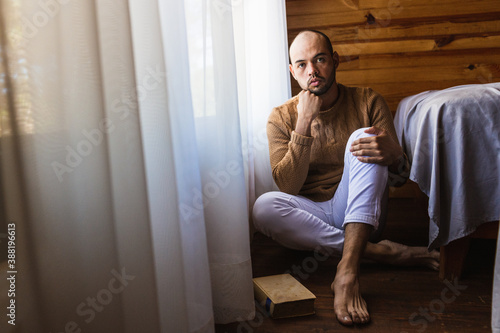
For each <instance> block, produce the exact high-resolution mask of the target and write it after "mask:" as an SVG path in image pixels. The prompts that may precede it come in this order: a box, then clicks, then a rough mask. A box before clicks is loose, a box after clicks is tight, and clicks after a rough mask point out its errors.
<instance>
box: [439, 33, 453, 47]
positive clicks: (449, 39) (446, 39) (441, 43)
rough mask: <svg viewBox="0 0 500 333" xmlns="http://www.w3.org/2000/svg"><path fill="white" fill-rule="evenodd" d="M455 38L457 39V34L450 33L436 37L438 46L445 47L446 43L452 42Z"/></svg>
mask: <svg viewBox="0 0 500 333" xmlns="http://www.w3.org/2000/svg"><path fill="white" fill-rule="evenodd" d="M454 40H455V36H453V35H450V36H448V37H443V38H439V39H436V45H437V46H438V47H443V46H445V45H448V44H450V43H451V42H453V41H454Z"/></svg>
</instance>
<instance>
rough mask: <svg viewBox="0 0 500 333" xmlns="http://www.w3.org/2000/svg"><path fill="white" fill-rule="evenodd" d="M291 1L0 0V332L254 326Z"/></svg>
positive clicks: (285, 86)
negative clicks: (261, 225) (255, 208)
mask: <svg viewBox="0 0 500 333" xmlns="http://www.w3.org/2000/svg"><path fill="white" fill-rule="evenodd" d="M284 8H285V6H284V0H273V1H264V0H258V1H243V0H233V1H231V0H185V1H180V0H175V1H174V0H172V1H170V0H160V1H156V0H128V1H125V0H106V1H89V0H46V1H39V2H34V1H25V0H2V2H1V3H0V37H1V39H0V41H1V43H0V46H1V52H0V56H1V62H0V66H1V70H0V73H1V76H0V85H1V86H0V112H1V114H0V116H1V126H0V131H1V132H0V138H1V140H0V149H1V169H0V170H1V178H0V180H1V186H0V187H1V194H2V205H1V206H0V208H1V209H2V218H3V221H2V222H4V223H3V224H4V231H3V232H7V230H6V228H7V225H9V227H12V226H14V227H15V233H16V243H15V244H16V258H15V260H16V261H15V263H14V266H13V268H12V267H10V268H9V267H7V268H5V266H1V267H2V269H3V271H2V273H3V272H4V271H5V270H7V269H9V271H11V272H15V273H12V274H13V275H14V276H15V278H16V287H17V289H16V295H15V297H11V298H10V299H7V300H6V301H10V300H11V299H14V298H15V302H16V305H17V307H16V317H15V323H16V325H15V326H13V325H10V324H6V322H5V320H2V323H1V324H0V325H1V326H0V327H2V332H4V328H6V330H5V332H8V331H7V329H8V330H9V331H12V332H61V331H71V332H73V331H75V332H76V331H78V330H79V329H81V330H82V332H134V333H136V332H148V333H149V332H176V333H177V332H213V331H214V323H215V322H219V323H227V322H232V321H236V320H249V319H251V318H253V314H254V305H253V291H252V283H251V276H252V275H251V274H252V272H251V262H250V250H249V248H250V247H249V239H250V236H249V217H250V209H251V207H252V205H253V202H254V200H255V198H256V197H257V196H258V195H260V194H261V193H263V192H265V191H268V190H271V189H272V188H273V182H272V178H271V177H270V168H269V161H268V158H269V157H268V151H267V140H266V138H265V129H264V128H265V121H266V119H267V115H268V114H269V112H270V110H271V108H272V107H273V106H276V105H279V104H281V103H282V102H284V101H285V100H286V99H287V98H289V96H290V92H289V82H288V80H289V76H288V73H287V40H286V36H287V34H286V20H285V9H284ZM1 232H2V230H0V233H1ZM4 264H5V262H4V263H3V265H4ZM4 268H5V270H4ZM4 286H5V284H3V283H0V292H1V293H2V295H4V294H6V292H7V291H6V290H4V289H3V288H4ZM0 305H1V307H0V308H2V309H6V306H5V307H4V304H0ZM1 315H2V317H3V318H5V317H6V316H5V314H3V313H2V314H1Z"/></svg>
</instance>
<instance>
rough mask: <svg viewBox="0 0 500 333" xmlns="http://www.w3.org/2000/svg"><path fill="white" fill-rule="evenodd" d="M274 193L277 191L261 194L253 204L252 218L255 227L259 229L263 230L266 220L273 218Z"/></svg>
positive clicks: (266, 223)
mask: <svg viewBox="0 0 500 333" xmlns="http://www.w3.org/2000/svg"><path fill="white" fill-rule="evenodd" d="M276 193H279V192H267V193H264V194H262V195H261V196H260V197H259V198H257V200H256V201H255V204H254V206H253V211H252V220H253V224H254V226H255V228H256V229H257V230H259V231H261V232H262V231H263V230H264V229H267V228H266V225H268V224H269V223H268V221H269V220H271V219H273V217H274V216H273V215H274V214H275V211H276V209H275V201H276Z"/></svg>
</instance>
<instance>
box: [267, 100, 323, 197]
mask: <svg viewBox="0 0 500 333" xmlns="http://www.w3.org/2000/svg"><path fill="white" fill-rule="evenodd" d="M293 128H294V125H293V124H292V123H291V122H285V121H284V120H283V118H282V116H281V114H280V112H279V111H278V110H277V109H274V110H273V112H272V113H271V115H270V117H269V120H268V122H267V136H268V140H269V154H270V160H271V169H272V172H273V178H274V181H275V182H276V185H277V186H278V188H279V189H280V190H281V191H282V192H285V193H288V194H292V195H297V194H298V193H299V191H300V189H301V188H302V186H303V185H304V182H305V180H306V178H307V173H308V171H309V161H310V156H311V146H312V142H313V138H312V137H308V136H303V135H300V134H298V133H296V132H295V131H294V130H293Z"/></svg>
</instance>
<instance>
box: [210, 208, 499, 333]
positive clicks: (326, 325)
mask: <svg viewBox="0 0 500 333" xmlns="http://www.w3.org/2000/svg"><path fill="white" fill-rule="evenodd" d="M427 223H428V217H427V215H426V213H425V210H424V209H422V208H421V207H418V205H417V204H416V202H415V201H414V200H413V199H391V200H390V203H389V216H388V221H387V226H386V229H385V231H384V234H383V238H386V239H390V240H394V241H397V242H401V243H404V244H408V245H424V246H425V245H426V244H427V232H428V225H427ZM495 247H496V242H495V241H492V240H474V241H473V243H472V246H471V251H470V252H469V255H468V257H467V261H466V268H465V272H464V274H463V276H462V279H461V280H460V281H440V280H439V278H438V272H435V271H431V270H428V269H425V268H401V267H392V266H386V265H380V264H374V263H363V264H362V276H361V280H360V283H361V289H362V294H363V296H364V298H365V300H366V301H367V303H368V306H369V311H370V314H371V318H372V320H371V322H370V323H369V324H368V325H364V326H356V327H344V326H342V325H341V324H339V323H338V322H337V320H336V319H335V317H334V313H333V295H332V293H331V291H330V283H331V282H332V280H333V278H334V275H335V269H336V264H337V263H338V258H329V259H328V260H326V261H323V262H318V261H317V260H316V261H314V260H311V258H314V256H313V254H312V253H311V252H301V251H294V250H290V249H286V248H284V247H282V246H280V245H279V244H277V243H275V242H274V241H272V240H270V239H269V238H267V237H265V236H263V235H261V234H256V235H255V237H254V240H253V242H252V262H253V275H254V277H258V276H265V275H273V274H281V273H284V272H287V271H290V270H291V271H292V272H293V271H295V273H292V274H293V275H294V276H295V278H297V279H298V280H299V281H300V282H301V283H302V284H303V285H305V286H306V287H307V288H308V289H309V290H311V291H312V292H313V293H314V294H315V295H316V297H317V299H316V301H315V310H316V314H315V315H311V316H306V317H297V318H289V319H271V318H269V317H268V316H267V315H266V313H265V312H264V311H262V310H261V309H260V308H259V307H256V317H255V319H254V320H252V321H248V322H241V323H233V324H228V325H216V332H217V333H231V332H238V333H243V332H245V333H250V332H286V333H293V332H297V333H298V332H300V333H303V332H317V333H326V332H352V331H363V332H381V333H392V332H396V333H404V332H430V333H435V332H471V333H472V332H474V333H480V332H491V328H490V325H491V324H490V321H491V301H492V297H491V289H492V281H493V263H494V253H495ZM314 263H316V264H317V265H316V264H314Z"/></svg>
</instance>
